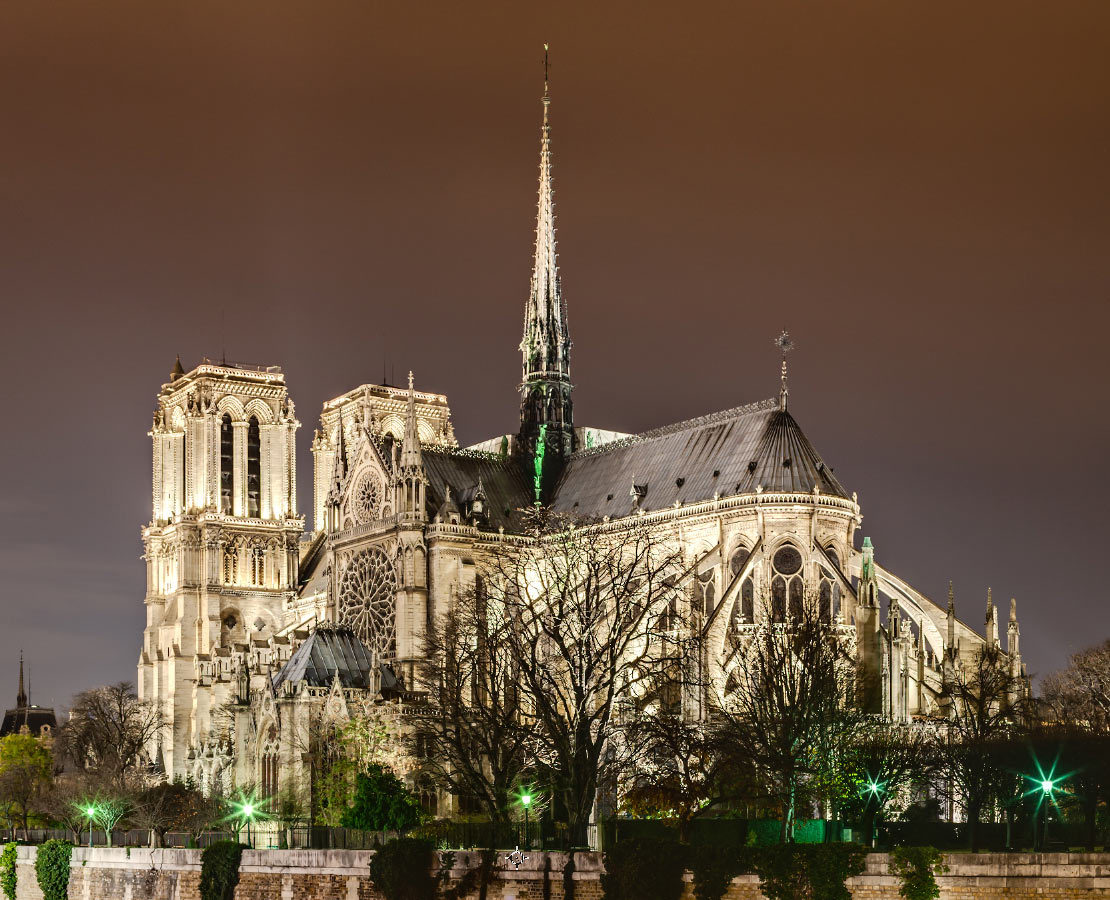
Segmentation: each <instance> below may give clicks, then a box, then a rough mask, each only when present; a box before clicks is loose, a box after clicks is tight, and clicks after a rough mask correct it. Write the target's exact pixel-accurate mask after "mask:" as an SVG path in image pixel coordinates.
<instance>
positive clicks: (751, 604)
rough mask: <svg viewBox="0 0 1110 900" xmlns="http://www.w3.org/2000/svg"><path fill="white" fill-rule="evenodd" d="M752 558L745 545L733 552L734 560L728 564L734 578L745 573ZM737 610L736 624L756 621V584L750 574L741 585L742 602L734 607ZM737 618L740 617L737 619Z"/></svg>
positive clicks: (735, 615) (734, 617)
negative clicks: (745, 568)
mask: <svg viewBox="0 0 1110 900" xmlns="http://www.w3.org/2000/svg"><path fill="white" fill-rule="evenodd" d="M749 556H751V551H750V550H749V549H748V548H747V547H744V546H743V545H741V546H739V547H737V548H736V549H735V550H734V551H733V552H732V558H731V559H730V560H729V562H728V567H729V571H730V572H732V577H733V578H735V577H737V576H738V575H739V574H740V573H741V572H743V571H744V566H746V565H747V564H748V557H749ZM733 609H734V610H735V612H734V614H733V619H734V622H735V623H737V624H739V622H744V623H746V624H751V623H752V622H754V621H755V582H754V581H753V580H752V576H751V575H750V574H749V575H748V576H747V577H745V578H744V582H743V584H741V585H740V602H739V603H738V604H737V605H735V606H734V607H733ZM737 617H739V618H738V619H737Z"/></svg>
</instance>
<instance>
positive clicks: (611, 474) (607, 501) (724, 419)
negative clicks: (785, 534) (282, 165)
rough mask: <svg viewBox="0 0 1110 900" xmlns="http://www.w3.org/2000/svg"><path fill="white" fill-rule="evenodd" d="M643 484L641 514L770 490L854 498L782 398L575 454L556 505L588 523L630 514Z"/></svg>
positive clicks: (560, 483) (559, 486) (561, 481)
mask: <svg viewBox="0 0 1110 900" xmlns="http://www.w3.org/2000/svg"><path fill="white" fill-rule="evenodd" d="M634 483H635V484H636V485H637V486H638V491H637V493H638V494H639V495H640V500H639V508H640V509H643V510H645V511H648V512H650V511H653V510H658V509H665V508H667V507H670V506H673V505H674V504H675V501H679V502H681V503H682V504H691V503H700V502H702V501H704V500H712V499H713V496H714V494H719V495H720V496H722V497H728V496H731V495H734V494H745V493H754V492H755V491H756V488H757V487H758V486H762V488H763V490H764V491H769V492H774V491H791V492H804V493H810V492H812V491H813V489H814V487H817V488H820V490H821V492H822V493H826V494H834V495H836V496H838V497H843V498H845V499H848V497H849V495H848V492H847V491H845V489H844V487H843V486H842V485H841V484H840V482H839V481H837V479H836V476H835V475H833V473H832V471H831V470H830V469H829V468H828V466H826V465H825V463H824V461H823V460H822V459H821V458H820V456H819V455H818V453H817V451H816V450H815V449H814V447H813V445H812V444H810V442H809V440H808V439H807V438H806V436H805V435H804V434H802V430H801V428H799V427H798V423H797V422H795V421H794V418H793V417H792V416H791V415H790V413H788V412H787V411H785V410H781V409H780V408H779V402H778V401H777V400H764V401H762V402H760V403H753V404H750V405H748V406H741V407H737V408H736V409H729V410H725V411H723V412H718V413H712V414H710V415H708V416H702V417H700V418H697V419H690V420H688V421H686V422H678V423H676V424H674V425H668V426H666V427H664V428H658V429H655V430H654V431H647V432H644V433H642V434H638V435H633V436H632V437H630V438H626V439H624V440H619V441H614V442H613V443H610V444H605V445H603V446H601V447H598V448H596V449H594V450H586V451H581V452H579V453H576V454H574V455H573V456H572V457H571V458H570V460H569V461H568V463H567V465H566V467H565V468H564V470H563V473H562V475H561V477H560V478H559V481H558V483H557V484H556V486H555V493H554V498H553V501H552V506H553V508H554V509H556V510H557V511H559V512H565V513H571V514H574V515H579V516H585V517H597V518H600V517H602V516H613V517H614V518H615V517H619V516H625V515H628V513H629V511H630V510H631V509H632V498H631V497H630V491H631V490H632V486H633V484H634Z"/></svg>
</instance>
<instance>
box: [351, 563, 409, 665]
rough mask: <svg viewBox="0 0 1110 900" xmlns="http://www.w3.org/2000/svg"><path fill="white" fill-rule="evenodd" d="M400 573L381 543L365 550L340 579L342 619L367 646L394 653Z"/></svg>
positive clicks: (383, 652)
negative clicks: (381, 547)
mask: <svg viewBox="0 0 1110 900" xmlns="http://www.w3.org/2000/svg"><path fill="white" fill-rule="evenodd" d="M396 594H397V575H396V573H395V572H394V569H393V563H392V561H390V559H389V557H388V556H386V555H385V553H384V552H383V551H382V550H380V549H379V548H378V547H371V548H370V549H369V550H362V551H360V552H359V553H357V554H355V557H354V558H353V559H352V560H351V561H350V562H349V563H348V564H347V567H346V568H345V569H344V570H343V575H342V577H341V578H340V579H339V621H340V622H341V623H343V624H344V625H350V626H351V628H352V629H353V630H354V632H355V634H357V635H358V636H359V638H360V639H361V640H362V642H363V643H364V644H366V646H368V647H370V648H371V649H374V650H377V651H378V652H379V653H382V654H391V653H393V652H394V650H395V648H396V645H397V612H396V602H397V599H396Z"/></svg>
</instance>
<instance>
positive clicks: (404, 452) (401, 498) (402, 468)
mask: <svg viewBox="0 0 1110 900" xmlns="http://www.w3.org/2000/svg"><path fill="white" fill-rule="evenodd" d="M413 385H414V382H413V377H412V372H409V397H408V409H407V410H406V411H405V437H404V440H402V442H401V455H400V460H399V463H398V471H397V475H396V485H397V496H396V508H397V511H398V513H399V514H400V516H401V517H402V518H403V519H405V520H408V521H418V522H422V521H424V519H425V518H426V516H427V510H426V509H425V490H426V488H427V485H428V476H427V474H426V473H425V471H424V456H423V454H422V453H421V450H420V429H419V427H418V422H417V418H416V388H415V387H414V386H413Z"/></svg>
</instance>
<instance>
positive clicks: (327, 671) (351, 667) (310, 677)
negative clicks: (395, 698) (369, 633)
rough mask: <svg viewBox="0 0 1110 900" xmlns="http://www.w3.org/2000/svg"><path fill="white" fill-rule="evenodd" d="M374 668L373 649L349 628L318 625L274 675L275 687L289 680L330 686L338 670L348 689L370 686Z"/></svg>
mask: <svg viewBox="0 0 1110 900" xmlns="http://www.w3.org/2000/svg"><path fill="white" fill-rule="evenodd" d="M373 668H374V660H373V658H372V656H371V654H370V651H369V650H368V649H367V647H366V645H365V644H364V643H362V641H360V640H359V639H358V637H357V636H356V635H355V633H354V632H353V631H352V630H351V629H350V628H347V627H345V626H342V625H338V626H331V625H329V626H318V627H317V628H316V629H314V630H313V632H312V634H310V635H309V636H308V640H306V641H305V642H304V643H303V644H301V645H300V646H299V647H298V648H297V649H296V651H295V652H294V653H293V655H292V656H291V657H289V661H288V662H287V663H286V664H285V665H284V666H282V668H281V671H280V672H278V673H277V675H275V676H274V679H273V686H274V690H275V691H277V690H278V689H279V688H280V687H281V686H282V685H283V684H284V683H286V682H289V683H291V684H297V683H298V682H301V681H307V682H308V684H309V686H310V687H329V686H330V685H331V684H332V682H333V681H335V676H336V673H338V674H339V683H340V684H341V685H343V687H345V688H369V687H370V686H371V673H372V672H373ZM383 687H384V678H383Z"/></svg>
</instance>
